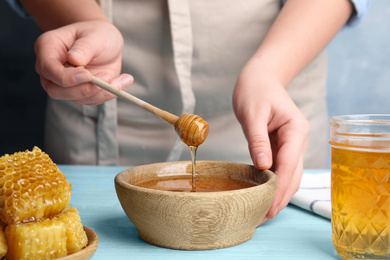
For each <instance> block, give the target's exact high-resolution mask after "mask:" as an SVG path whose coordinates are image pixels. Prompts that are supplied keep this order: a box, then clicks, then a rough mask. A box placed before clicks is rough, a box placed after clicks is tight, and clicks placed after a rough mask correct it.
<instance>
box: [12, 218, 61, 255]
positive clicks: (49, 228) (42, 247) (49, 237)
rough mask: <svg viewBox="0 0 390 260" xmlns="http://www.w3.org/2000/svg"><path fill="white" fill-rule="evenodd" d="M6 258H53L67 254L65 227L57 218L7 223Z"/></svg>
mask: <svg viewBox="0 0 390 260" xmlns="http://www.w3.org/2000/svg"><path fill="white" fill-rule="evenodd" d="M5 237H6V239H7V242H8V252H7V254H6V259H7V260H13V259H20V260H24V259H26V260H27V259H28V260H35V259H54V258H58V257H63V256H66V255H67V251H66V227H65V224H64V223H63V222H61V221H60V220H58V219H54V218H53V219H44V220H41V221H35V222H28V223H19V224H11V225H8V226H7V227H6V229H5Z"/></svg>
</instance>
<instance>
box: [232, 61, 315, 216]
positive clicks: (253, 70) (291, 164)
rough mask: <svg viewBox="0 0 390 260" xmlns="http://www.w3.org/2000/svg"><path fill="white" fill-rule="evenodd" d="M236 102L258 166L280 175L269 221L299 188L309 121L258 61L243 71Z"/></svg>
mask: <svg viewBox="0 0 390 260" xmlns="http://www.w3.org/2000/svg"><path fill="white" fill-rule="evenodd" d="M233 105H234V110H235V113H236V116H237V118H238V120H239V122H240V123H241V125H242V128H243V130H244V133H245V136H246V138H247V140H248V145H249V151H250V154H251V157H252V161H253V163H254V165H255V167H256V168H257V169H260V170H265V169H269V168H271V169H272V170H273V171H274V172H275V173H276V174H277V176H278V178H279V184H278V189H277V192H276V196H275V200H274V202H273V204H272V206H271V208H270V210H269V212H268V214H267V216H266V219H265V220H264V221H266V220H267V219H269V218H273V217H274V216H275V215H276V214H278V213H279V211H280V210H282V209H283V208H284V207H286V205H287V204H288V202H289V201H290V199H291V197H292V196H293V195H294V194H295V192H296V191H297V190H298V188H299V184H300V181H301V177H302V173H303V158H304V154H305V150H306V146H307V142H308V137H307V135H308V133H309V123H308V121H307V120H306V118H305V117H304V116H303V114H302V113H301V112H300V111H299V109H298V108H297V107H296V105H295V104H294V102H293V101H292V100H291V98H290V97H289V96H288V94H287V92H286V90H285V88H284V86H283V85H282V84H281V83H280V82H278V81H277V80H276V79H275V78H273V77H272V74H269V73H267V71H261V69H260V66H258V65H257V63H256V60H252V61H250V62H249V63H248V64H247V65H246V66H245V67H244V69H243V70H242V72H241V74H240V76H239V78H238V81H237V83H236V86H235V90H234V95H233ZM264 221H263V222H264Z"/></svg>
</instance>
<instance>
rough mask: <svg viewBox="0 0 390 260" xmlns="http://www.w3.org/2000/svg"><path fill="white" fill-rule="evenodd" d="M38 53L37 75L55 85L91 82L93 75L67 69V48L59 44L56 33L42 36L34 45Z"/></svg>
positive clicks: (78, 69)
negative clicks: (65, 64) (65, 65)
mask: <svg viewBox="0 0 390 260" xmlns="http://www.w3.org/2000/svg"><path fill="white" fill-rule="evenodd" d="M34 49H35V53H36V57H37V60H36V64H35V69H36V71H37V73H38V74H39V75H40V76H41V77H43V78H45V79H47V80H49V81H52V82H53V83H54V84H57V85H61V86H64V87H69V86H74V85H77V84H81V83H86V82H88V81H90V80H91V77H92V75H91V73H89V72H88V71H87V70H85V69H81V68H71V69H68V68H65V67H64V66H63V64H64V62H65V61H66V52H67V46H66V45H65V44H63V43H62V42H60V43H59V42H58V39H57V37H55V35H54V33H51V32H48V33H45V34H43V35H42V36H40V37H39V38H38V39H37V41H36V42H35V45H34Z"/></svg>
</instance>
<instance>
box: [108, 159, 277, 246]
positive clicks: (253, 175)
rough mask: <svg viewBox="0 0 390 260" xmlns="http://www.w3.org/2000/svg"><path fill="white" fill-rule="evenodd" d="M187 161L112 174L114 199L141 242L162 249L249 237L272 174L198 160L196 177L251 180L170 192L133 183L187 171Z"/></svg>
mask: <svg viewBox="0 0 390 260" xmlns="http://www.w3.org/2000/svg"><path fill="white" fill-rule="evenodd" d="M191 169H192V167H191V162H168V163H156V164H149V165H143V166H137V167H134V168H130V169H128V170H125V171H123V172H120V173H119V174H118V175H117V176H116V177H115V188H116V193H117V196H118V198H119V201H120V203H121V205H122V208H123V210H124V211H125V213H126V215H127V216H128V218H129V219H130V220H131V221H132V223H133V224H134V225H135V226H136V227H137V230H138V234H139V236H140V237H141V238H142V239H143V240H144V241H146V242H148V243H150V244H153V245H157V246H161V247H167V248H174V249H186V250H204V249H217V248H224V247H230V246H234V245H237V244H241V243H243V242H245V241H247V240H249V239H250V238H251V237H252V236H253V234H254V232H255V229H256V227H257V226H258V225H259V224H260V222H261V221H262V220H263V218H264V217H265V215H266V213H267V212H268V210H269V208H270V207H271V204H272V201H273V199H274V197H275V193H276V188H277V176H276V175H275V174H274V173H272V172H271V171H259V170H257V169H255V168H254V167H253V166H250V165H246V164H240V163H232V162H215V161H198V162H197V163H196V172H197V175H198V176H210V177H219V178H226V179H233V180H237V181H247V182H252V183H255V184H256V185H255V186H253V187H250V188H243V189H236V190H229V191H215V192H174V191H167V190H155V189H151V188H144V187H139V186H136V185H135V184H138V183H140V182H144V181H150V180H159V179H161V178H166V177H167V176H175V175H176V176H179V175H180V176H187V177H188V176H191Z"/></svg>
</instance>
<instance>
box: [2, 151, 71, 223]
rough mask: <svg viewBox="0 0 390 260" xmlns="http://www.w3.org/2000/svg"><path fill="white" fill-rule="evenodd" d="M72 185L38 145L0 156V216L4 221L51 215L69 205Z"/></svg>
mask: <svg viewBox="0 0 390 260" xmlns="http://www.w3.org/2000/svg"><path fill="white" fill-rule="evenodd" d="M70 190H71V184H70V183H69V182H68V181H67V180H66V177H65V175H64V174H62V173H61V172H60V170H59V169H58V167H57V165H56V164H55V163H54V162H53V161H52V160H51V159H50V157H49V156H48V155H47V154H46V153H44V152H42V151H41V150H40V149H39V148H38V147H34V148H33V150H32V151H28V150H26V151H25V152H17V153H14V154H12V155H8V154H6V155H4V156H2V157H0V219H1V220H2V221H3V222H4V223H6V224H16V223H20V222H30V221H36V220H40V219H44V218H52V217H54V216H55V215H57V214H59V213H61V212H62V211H63V210H64V209H65V208H67V207H68V206H69V203H70V198H71V192H70Z"/></svg>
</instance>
